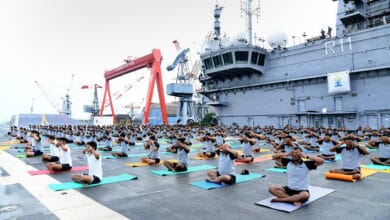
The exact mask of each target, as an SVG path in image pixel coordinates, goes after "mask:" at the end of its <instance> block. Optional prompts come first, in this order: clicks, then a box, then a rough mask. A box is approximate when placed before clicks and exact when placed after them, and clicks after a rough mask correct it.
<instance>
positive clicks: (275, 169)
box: [265, 167, 287, 173]
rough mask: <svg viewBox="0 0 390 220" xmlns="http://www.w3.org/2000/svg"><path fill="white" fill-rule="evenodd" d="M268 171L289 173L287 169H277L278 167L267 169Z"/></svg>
mask: <svg viewBox="0 0 390 220" xmlns="http://www.w3.org/2000/svg"><path fill="white" fill-rule="evenodd" d="M265 170H266V171H271V172H277V173H287V169H285V168H276V167H271V168H267V169H265Z"/></svg>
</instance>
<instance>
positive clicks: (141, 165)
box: [125, 160, 178, 167]
mask: <svg viewBox="0 0 390 220" xmlns="http://www.w3.org/2000/svg"><path fill="white" fill-rule="evenodd" d="M168 161H170V162H172V163H177V162H178V160H168ZM163 162H164V161H163V160H160V163H157V164H152V165H149V164H148V163H143V162H135V163H125V165H126V166H128V167H146V166H158V165H161V164H162V163H163Z"/></svg>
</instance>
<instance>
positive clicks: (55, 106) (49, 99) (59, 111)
mask: <svg viewBox="0 0 390 220" xmlns="http://www.w3.org/2000/svg"><path fill="white" fill-rule="evenodd" d="M34 82H35V84H37V86H38V88H39V89H40V90H41V92H42V93H43V95H44V96H45V97H46V99H47V100H48V101H49V102H50V104H51V106H52V107H53V108H54V109H55V110H56V111H57V112H58V113H59V114H61V113H62V112H61V110H59V109H58V108H57V105H56V104H54V102H53V100H51V98H50V97H49V95H48V94H47V93H46V92H45V90H44V89H43V88H42V86H41V85H40V84H39V83H38V81H34Z"/></svg>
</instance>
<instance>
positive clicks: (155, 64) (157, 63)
mask: <svg viewBox="0 0 390 220" xmlns="http://www.w3.org/2000/svg"><path fill="white" fill-rule="evenodd" d="M161 60H162V57H161V51H160V50H159V49H153V51H152V53H150V54H148V55H145V56H143V57H139V58H136V59H134V60H131V62H127V61H126V63H125V64H123V65H121V66H119V67H117V68H114V69H112V70H109V71H107V72H106V73H104V78H105V80H106V85H105V90H104V96H103V102H102V107H101V109H100V114H99V115H100V116H102V115H103V112H104V107H105V105H106V97H108V102H109V105H110V108H111V115H112V116H113V122H114V124H117V121H116V116H115V111H114V105H113V102H112V97H111V92H110V80H112V79H115V78H118V77H120V76H123V75H125V74H128V73H131V72H134V71H137V70H139V69H142V68H151V73H150V80H149V87H148V92H147V95H146V103H145V112H144V115H143V120H142V123H143V124H144V125H147V124H149V114H150V109H151V105H152V98H153V90H154V85H155V84H157V91H158V97H159V99H160V108H161V116H162V121H163V123H164V124H166V125H167V124H168V116H167V107H166V104H165V97H164V86H163V81H162V73H161Z"/></svg>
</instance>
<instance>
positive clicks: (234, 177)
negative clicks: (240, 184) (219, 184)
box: [217, 171, 236, 185]
mask: <svg viewBox="0 0 390 220" xmlns="http://www.w3.org/2000/svg"><path fill="white" fill-rule="evenodd" d="M226 175H228V176H230V181H229V182H227V183H225V184H228V185H233V184H235V183H236V176H234V175H231V174H226ZM217 176H221V174H220V173H219V172H218V171H217Z"/></svg>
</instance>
